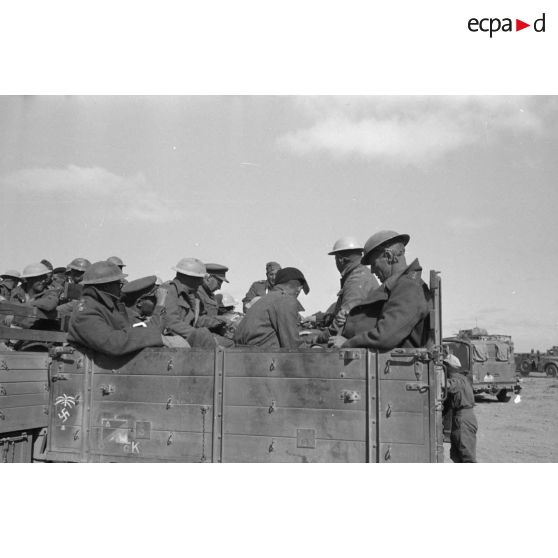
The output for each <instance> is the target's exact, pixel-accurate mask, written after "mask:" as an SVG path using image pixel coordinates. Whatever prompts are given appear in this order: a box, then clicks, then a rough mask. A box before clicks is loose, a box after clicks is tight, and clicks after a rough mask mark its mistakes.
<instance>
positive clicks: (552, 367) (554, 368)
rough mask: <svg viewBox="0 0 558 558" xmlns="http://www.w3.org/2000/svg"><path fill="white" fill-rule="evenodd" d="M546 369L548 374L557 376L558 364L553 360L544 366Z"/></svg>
mask: <svg viewBox="0 0 558 558" xmlns="http://www.w3.org/2000/svg"><path fill="white" fill-rule="evenodd" d="M544 371H545V372H546V375H547V376H556V375H557V374H558V366H556V365H555V364H554V363H552V362H551V363H550V364H547V365H546V366H545V367H544Z"/></svg>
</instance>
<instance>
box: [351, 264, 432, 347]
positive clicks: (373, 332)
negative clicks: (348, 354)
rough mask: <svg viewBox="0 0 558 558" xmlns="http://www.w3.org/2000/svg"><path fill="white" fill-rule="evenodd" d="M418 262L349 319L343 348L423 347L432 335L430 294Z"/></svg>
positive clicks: (383, 286)
mask: <svg viewBox="0 0 558 558" xmlns="http://www.w3.org/2000/svg"><path fill="white" fill-rule="evenodd" d="M421 273H422V268H421V266H420V264H419V262H418V260H414V261H413V262H412V263H411V264H410V265H409V266H408V267H407V268H406V269H405V270H403V271H402V272H401V273H399V274H397V275H392V276H391V277H389V278H388V279H386V281H385V282H384V283H383V284H382V286H381V287H379V288H378V289H376V290H374V291H372V293H371V294H370V296H369V297H368V299H367V300H366V301H365V302H364V303H362V304H361V305H360V306H356V307H355V308H353V309H352V310H351V312H350V314H349V317H348V318H347V322H346V324H345V328H344V330H343V336H344V337H347V339H348V341H346V342H345V344H344V345H343V347H364V348H369V349H376V350H380V351H389V350H391V349H393V348H395V347H423V346H424V345H425V343H426V336H427V334H428V315H429V310H430V294H429V290H428V287H427V286H426V284H425V283H424V281H423V280H422V278H421Z"/></svg>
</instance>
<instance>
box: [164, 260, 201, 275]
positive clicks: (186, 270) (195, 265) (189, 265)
mask: <svg viewBox="0 0 558 558" xmlns="http://www.w3.org/2000/svg"><path fill="white" fill-rule="evenodd" d="M172 269H174V270H175V271H178V273H182V274H183V275H189V276H190V277H205V276H206V274H207V271H206V269H205V264H204V263H203V262H202V261H201V260H198V259H196V258H182V259H181V260H180V261H179V262H178V263H177V264H176V266H175V267H173V268H172Z"/></svg>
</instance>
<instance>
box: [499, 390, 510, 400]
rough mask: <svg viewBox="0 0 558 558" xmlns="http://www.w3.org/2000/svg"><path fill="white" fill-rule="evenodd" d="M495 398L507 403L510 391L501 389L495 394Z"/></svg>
mask: <svg viewBox="0 0 558 558" xmlns="http://www.w3.org/2000/svg"><path fill="white" fill-rule="evenodd" d="M496 398H497V399H498V401H500V403H507V402H508V401H509V400H510V399H511V392H510V391H509V390H508V389H501V390H500V391H499V392H498V393H497V394H496Z"/></svg>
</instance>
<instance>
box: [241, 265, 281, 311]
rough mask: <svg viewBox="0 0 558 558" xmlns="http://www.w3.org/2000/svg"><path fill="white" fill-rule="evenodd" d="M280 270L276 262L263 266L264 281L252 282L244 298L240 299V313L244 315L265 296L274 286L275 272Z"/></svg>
mask: <svg viewBox="0 0 558 558" xmlns="http://www.w3.org/2000/svg"><path fill="white" fill-rule="evenodd" d="M280 269H281V266H280V265H279V264H278V263H277V262H267V263H266V264H265V275H266V279H262V280H261V281H254V283H252V285H250V288H249V289H248V292H247V293H246V296H245V297H244V298H243V299H242V311H243V312H244V313H246V312H247V311H248V308H250V306H252V305H253V304H254V303H255V302H257V301H258V300H259V299H260V298H261V297H262V296H265V295H266V294H267V293H268V292H269V291H270V290H271V289H273V286H274V285H275V276H276V275H277V272H278V271H279V270H280Z"/></svg>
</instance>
